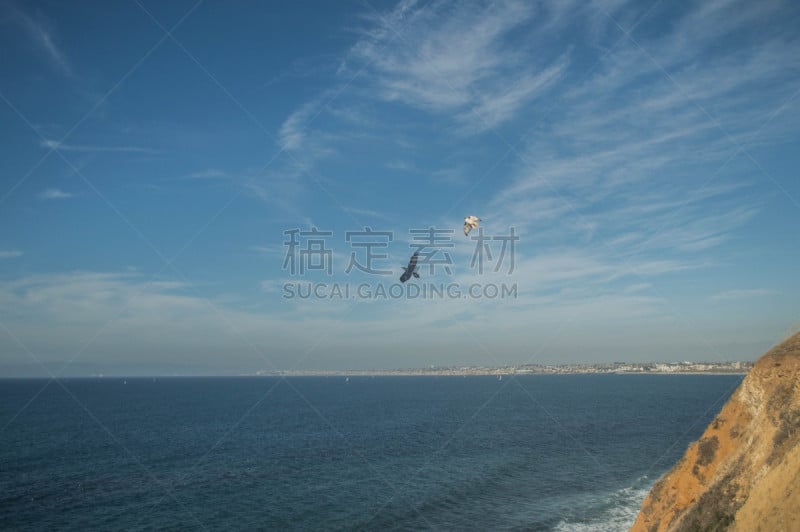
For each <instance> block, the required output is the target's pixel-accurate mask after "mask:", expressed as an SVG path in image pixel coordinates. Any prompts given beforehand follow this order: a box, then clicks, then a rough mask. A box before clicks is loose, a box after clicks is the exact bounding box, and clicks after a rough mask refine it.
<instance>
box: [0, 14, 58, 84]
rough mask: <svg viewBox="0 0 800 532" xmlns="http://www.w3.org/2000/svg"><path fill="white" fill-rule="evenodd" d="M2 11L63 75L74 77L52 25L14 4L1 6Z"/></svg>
mask: <svg viewBox="0 0 800 532" xmlns="http://www.w3.org/2000/svg"><path fill="white" fill-rule="evenodd" d="M0 11H2V12H4V13H5V14H6V15H7V16H8V19H9V20H11V21H12V22H14V23H15V24H16V25H17V26H18V27H19V28H20V29H22V30H23V31H24V32H25V34H26V35H27V37H28V38H29V39H30V41H31V42H32V43H33V44H34V45H35V46H36V48H38V49H39V51H40V52H41V53H43V54H44V55H45V56H46V57H47V59H48V60H49V61H50V63H51V64H52V65H53V66H54V67H55V68H56V69H57V70H59V71H60V72H61V73H62V74H65V75H66V76H69V77H72V76H74V71H73V68H72V65H71V63H70V61H69V60H68V59H67V56H66V54H65V53H64V51H63V50H62V49H61V48H60V47H59V45H58V42H57V41H58V40H57V38H56V33H55V31H54V30H53V28H52V25H51V24H50V23H49V22H48V21H46V20H44V19H43V18H42V17H38V18H34V17H32V16H31V15H29V14H27V13H26V12H25V11H23V10H22V9H20V8H19V7H17V6H16V5H15V4H14V3H13V2H3V3H2V4H0Z"/></svg>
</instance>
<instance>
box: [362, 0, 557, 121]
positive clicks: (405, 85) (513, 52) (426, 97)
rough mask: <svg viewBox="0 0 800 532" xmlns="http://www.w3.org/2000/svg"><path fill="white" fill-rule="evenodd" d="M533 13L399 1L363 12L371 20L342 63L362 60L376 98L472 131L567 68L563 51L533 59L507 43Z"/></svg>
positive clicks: (502, 6)
mask: <svg viewBox="0 0 800 532" xmlns="http://www.w3.org/2000/svg"><path fill="white" fill-rule="evenodd" d="M539 14H540V13H537V7H536V6H535V5H534V4H531V3H526V2H516V1H509V2H495V3H492V4H490V5H483V4H479V3H469V4H461V5H459V6H458V7H457V8H456V7H455V6H453V5H451V4H449V3H447V2H434V3H433V4H432V5H430V6H416V5H414V3H409V2H405V3H401V4H400V5H399V6H397V7H396V8H395V9H394V10H392V11H390V12H385V13H376V12H372V13H370V14H368V15H367V17H366V18H367V20H368V21H369V22H370V23H371V26H369V27H367V28H365V29H364V30H363V32H362V39H361V40H360V41H359V42H357V43H356V44H355V45H354V46H353V47H352V49H351V53H350V56H349V58H348V60H347V61H348V62H353V63H355V64H359V65H363V66H362V67H361V68H364V69H366V71H367V73H366V74H364V77H365V78H366V79H367V81H368V83H369V84H371V85H372V87H374V88H373V89H371V91H372V92H373V94H374V95H375V96H377V97H379V98H381V99H383V100H385V101H390V102H391V101H396V102H402V103H404V104H406V105H408V106H411V107H415V108H419V109H423V110H427V111H431V112H435V113H438V114H450V115H452V117H453V119H454V121H455V122H456V123H458V124H459V126H460V128H461V129H462V130H463V131H464V132H468V133H479V132H482V131H485V130H487V129H490V128H494V127H496V126H498V125H500V124H502V123H504V122H506V121H508V120H510V119H511V118H513V117H514V115H515V112H516V111H518V110H520V109H521V108H522V107H523V106H524V105H525V104H526V103H528V102H530V101H531V100H533V99H534V98H535V97H536V96H537V95H539V94H542V93H544V91H546V90H547V89H548V88H550V87H551V86H552V85H553V84H554V83H555V82H556V81H557V80H558V79H559V78H560V77H561V76H562V75H563V74H564V72H565V71H566V68H567V66H568V65H569V60H568V57H567V56H566V55H561V56H560V57H544V58H541V57H539V58H536V59H535V60H533V61H532V60H531V59H532V58H533V56H531V55H529V54H527V53H526V50H524V49H522V50H521V49H519V48H518V47H515V46H513V45H512V44H511V40H510V38H511V37H512V35H513V33H514V32H515V31H517V30H520V28H521V27H523V26H525V25H529V24H531V23H532V22H533V21H534V19H535V15H539ZM543 18H544V17H543Z"/></svg>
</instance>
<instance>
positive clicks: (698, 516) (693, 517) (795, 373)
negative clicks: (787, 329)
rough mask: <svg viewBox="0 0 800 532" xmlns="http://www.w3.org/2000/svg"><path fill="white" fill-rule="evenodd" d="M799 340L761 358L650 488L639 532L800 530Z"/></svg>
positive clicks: (638, 523)
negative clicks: (696, 437) (695, 438)
mask: <svg viewBox="0 0 800 532" xmlns="http://www.w3.org/2000/svg"><path fill="white" fill-rule="evenodd" d="M798 443H800V334H795V335H794V336H792V337H791V338H789V339H788V340H786V341H784V342H783V343H781V344H780V345H778V346H776V347H774V348H773V349H771V350H770V351H769V352H767V353H766V354H765V355H763V356H762V357H761V358H760V359H759V360H758V361H757V362H756V364H755V365H754V366H753V368H752V369H751V370H750V372H749V373H748V374H747V376H746V377H745V378H744V380H743V381H742V383H741V385H740V386H739V388H737V389H736V391H735V392H734V393H733V394H732V395H731V398H730V400H729V401H728V402H727V403H726V405H725V406H724V407H723V408H722V411H721V412H720V413H719V415H718V416H717V417H716V418H715V419H714V420H713V421H712V422H711V424H710V425H709V426H708V428H707V429H706V431H705V432H704V433H703V435H702V437H701V438H700V439H699V440H698V441H696V442H695V443H693V444H692V445H690V446H689V448H688V449H687V451H686V454H684V456H683V458H682V459H681V460H680V461H679V462H678V464H677V465H676V466H675V467H674V468H673V469H672V470H671V471H670V472H669V473H667V474H666V475H665V476H664V477H663V478H661V479H660V480H659V481H658V482H656V484H655V485H654V486H653V489H652V490H651V491H650V494H649V495H648V496H647V498H646V499H645V501H644V503H643V504H642V509H641V511H640V512H639V515H638V517H637V519H636V523H635V524H634V525H633V528H632V530H634V531H648V532H651V531H652V532H654V531H666V530H741V531H747V532H750V531H755V530H764V531H770V532H773V531H781V530H784V531H800V445H798Z"/></svg>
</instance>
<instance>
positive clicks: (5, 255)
mask: <svg viewBox="0 0 800 532" xmlns="http://www.w3.org/2000/svg"><path fill="white" fill-rule="evenodd" d="M21 256H22V252H21V251H19V250H16V249H4V250H0V259H16V258H18V257H21Z"/></svg>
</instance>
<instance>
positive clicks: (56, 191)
mask: <svg viewBox="0 0 800 532" xmlns="http://www.w3.org/2000/svg"><path fill="white" fill-rule="evenodd" d="M73 196H74V194H73V193H71V192H64V191H63V190H61V189H60V188H48V189H45V190H43V191H42V192H40V193H39V199H43V200H59V199H69V198H71V197H73Z"/></svg>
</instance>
